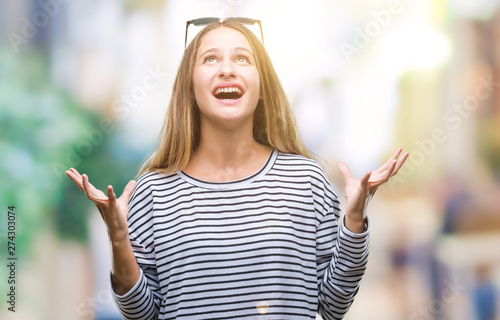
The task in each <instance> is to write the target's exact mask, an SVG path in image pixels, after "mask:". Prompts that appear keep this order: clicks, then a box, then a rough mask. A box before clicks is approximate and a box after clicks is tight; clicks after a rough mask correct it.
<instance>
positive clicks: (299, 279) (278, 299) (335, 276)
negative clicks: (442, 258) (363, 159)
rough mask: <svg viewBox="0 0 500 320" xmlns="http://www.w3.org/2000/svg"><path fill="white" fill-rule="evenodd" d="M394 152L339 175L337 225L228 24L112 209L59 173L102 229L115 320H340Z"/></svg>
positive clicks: (251, 53)
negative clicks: (341, 197)
mask: <svg viewBox="0 0 500 320" xmlns="http://www.w3.org/2000/svg"><path fill="white" fill-rule="evenodd" d="M400 154H401V149H399V150H398V151H396V152H395V154H394V155H393V156H392V157H391V158H390V159H389V160H388V161H387V163H385V164H384V165H383V166H382V167H380V168H379V169H377V170H375V171H373V172H367V173H366V174H365V175H364V176H363V177H362V178H361V179H355V178H353V177H352V176H351V174H350V172H349V169H348V168H347V166H346V165H344V164H339V169H340V171H341V172H342V174H343V176H344V178H345V182H346V191H345V194H346V200H347V202H346V204H347V208H346V214H345V215H344V217H343V218H341V216H340V205H339V201H338V198H337V196H336V194H335V193H334V191H333V189H332V187H331V185H330V183H329V182H328V179H327V177H326V175H325V173H324V172H323V170H322V169H321V168H320V167H319V165H318V164H317V163H316V162H314V161H313V160H311V159H310V156H309V154H308V153H307V150H306V148H305V147H304V146H303V144H302V142H301V141H300V138H299V136H298V134H297V131H296V129H295V125H294V123H293V117H292V115H291V112H290V109H289V105H288V102H287V100H286V97H285V94H284V92H283V89H282V87H281V85H280V83H279V80H278V78H277V76H276V73H275V71H274V69H273V67H272V65H271V62H270V59H269V57H268V56H267V53H266V52H265V49H264V47H263V45H262V44H261V43H260V42H259V40H258V39H257V38H256V37H255V36H254V35H253V33H251V32H250V31H249V30H248V29H247V28H246V27H244V26H243V25H242V24H241V23H239V22H238V21H237V20H235V19H232V18H229V19H227V20H225V21H223V22H214V23H211V24H209V25H208V26H207V27H205V28H204V29H203V30H202V31H201V32H200V33H199V34H198V35H197V36H196V37H195V38H194V39H193V41H192V42H191V43H190V45H189V46H188V48H187V49H186V52H185V54H184V58H183V60H182V62H181V65H180V68H179V72H178V75H177V78H176V81H175V84H174V89H173V95H172V100H171V103H170V107H169V109H168V115H167V118H166V122H165V123H164V126H163V128H162V133H161V139H160V144H159V146H158V149H157V151H156V152H155V153H154V154H153V155H152V156H151V157H150V158H149V159H148V160H147V161H146V162H145V164H144V166H143V168H142V169H141V172H140V177H139V178H138V179H137V184H136V183H135V182H134V181H130V182H129V183H128V184H127V186H126V187H125V190H124V192H123V194H122V195H121V197H120V198H118V199H117V198H116V196H115V194H114V192H113V188H112V187H111V186H108V189H107V196H106V195H105V194H104V193H103V192H101V191H99V190H97V189H95V188H94V187H93V186H92V185H91V184H90V183H89V179H88V177H87V176H86V175H80V174H79V173H78V172H77V171H76V170H75V169H73V168H72V169H70V170H68V171H66V174H67V175H68V176H69V177H70V178H71V179H72V180H73V181H74V182H75V183H76V184H77V186H78V187H79V188H80V189H81V190H82V191H84V192H85V194H86V195H87V197H88V198H89V199H90V200H91V201H93V202H94V203H95V204H96V206H97V208H98V209H99V211H100V213H101V216H102V218H103V220H104V222H105V223H106V226H107V229H108V234H109V238H110V242H111V245H112V255H113V261H112V270H111V281H112V287H113V290H114V297H115V301H116V303H117V305H118V307H119V309H120V311H121V313H122V315H123V316H124V318H126V319H235V318H237V319H260V318H262V319H315V316H316V312H319V313H320V314H321V315H322V316H323V318H324V319H340V318H342V317H343V316H344V314H345V313H346V312H347V310H348V309H349V307H350V305H351V303H352V301H353V299H354V296H355V295H356V293H357V291H358V287H359V281H360V280H361V277H362V275H363V273H364V270H365V267H366V262H367V256H368V223H367V219H366V212H365V209H366V205H367V203H368V201H369V199H370V198H371V196H372V195H373V194H374V192H375V190H376V189H377V188H378V187H379V186H380V185H381V184H383V183H384V182H386V181H387V180H388V179H389V178H390V177H391V176H392V175H394V174H396V173H397V171H398V170H399V168H400V167H401V166H402V165H403V163H404V161H405V160H406V158H407V156H408V154H404V155H402V156H401V157H400ZM398 158H399V160H398ZM129 199H130V200H129ZM127 216H128V219H127Z"/></svg>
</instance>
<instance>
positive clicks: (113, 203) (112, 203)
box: [108, 185, 116, 207]
mask: <svg viewBox="0 0 500 320" xmlns="http://www.w3.org/2000/svg"><path fill="white" fill-rule="evenodd" d="M108 200H109V206H110V207H114V206H116V195H115V193H114V192H113V186H111V185H109V186H108Z"/></svg>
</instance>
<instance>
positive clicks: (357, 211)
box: [338, 148, 409, 218]
mask: <svg viewBox="0 0 500 320" xmlns="http://www.w3.org/2000/svg"><path fill="white" fill-rule="evenodd" d="M401 152H402V149H401V148H399V149H398V150H396V152H394V154H393V155H392V156H391V157H390V158H389V159H388V160H387V162H386V163H384V164H383V165H382V166H380V168H378V169H376V170H374V171H371V172H370V171H368V172H367V173H365V175H364V176H363V177H362V178H361V179H357V178H354V177H353V176H352V174H351V171H350V170H349V167H348V166H347V165H346V164H345V163H342V162H341V163H339V164H338V167H339V170H340V172H341V173H342V175H343V176H344V181H345V197H346V212H347V213H348V214H352V215H356V216H357V217H358V218H364V216H365V215H366V212H365V211H366V207H367V205H368V202H369V201H370V199H371V198H372V197H373V195H374V194H375V191H377V189H378V187H380V186H381V185H382V184H384V183H386V182H387V181H388V180H389V179H390V178H391V177H392V176H394V175H395V174H397V173H398V171H399V169H400V168H401V167H402V166H403V164H404V162H405V161H406V159H407V158H408V156H409V154H408V153H407V152H405V153H404V154H403V155H401ZM400 155H401V157H400ZM398 158H399V159H398Z"/></svg>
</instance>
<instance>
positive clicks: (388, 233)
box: [0, 0, 500, 320]
mask: <svg viewBox="0 0 500 320" xmlns="http://www.w3.org/2000/svg"><path fill="white" fill-rule="evenodd" d="M204 16H219V17H224V16H245V17H252V18H257V19H260V20H261V21H262V26H263V31H264V39H265V46H266V49H267V50H268V52H269V54H270V56H271V59H272V61H273V64H274V66H275V68H276V70H277V72H278V75H279V76H280V79H281V81H282V83H283V86H284V88H285V90H286V92H287V95H288V97H289V99H290V102H291V104H292V107H293V109H294V111H295V115H296V120H297V123H298V126H299V128H300V132H301V135H302V137H303V139H304V141H305V142H306V144H307V146H308V147H309V148H310V149H311V150H312V151H313V152H315V153H316V154H317V155H319V156H320V157H321V159H319V161H320V162H321V163H322V165H323V166H324V167H325V169H326V171H327V172H328V173H329V174H330V178H331V180H332V183H333V184H334V185H335V188H336V190H337V191H338V193H339V194H340V195H342V192H343V180H342V176H341V175H340V174H339V173H338V172H337V170H336V163H337V162H338V161H344V162H346V163H347V164H348V165H349V166H350V167H351V170H352V171H353V173H354V174H356V175H358V176H360V175H362V174H363V173H364V172H365V171H366V170H370V169H374V168H376V167H378V166H379V165H380V164H381V163H383V162H384V161H385V159H387V157H389V156H390V155H391V154H392V152H393V151H394V150H395V149H396V148H397V147H399V146H401V147H403V148H404V150H405V151H409V152H410V154H411V155H410V158H409V159H408V161H407V163H406V165H405V167H404V168H403V169H402V170H401V172H400V173H399V174H398V176H396V177H394V178H393V179H391V181H390V182H389V183H388V184H387V185H386V186H384V187H383V188H381V189H380V190H379V191H378V192H377V196H376V197H375V198H374V200H373V201H372V203H371V204H370V211H369V215H370V218H371V220H370V221H371V234H372V236H371V253H370V261H369V265H368V270H367V273H366V275H365V278H364V279H363V281H362V284H361V289H360V291H359V294H358V297H357V298H356V300H355V302H354V304H353V306H352V307H351V310H350V312H349V313H348V316H346V319H348V320H362V319H370V320H376V319H381V320H382V319H383V320H392V319H394V320H400V319H411V320H421V319H453V320H462V319H463V320H493V319H497V320H498V319H500V312H498V306H499V296H498V290H499V288H500V250H498V247H499V245H500V187H499V180H500V126H499V125H500V3H499V2H498V1H492V0H478V1H466V0H435V1H431V0H415V1H409V0H408V1H390V0H359V1H356V2H352V3H348V2H345V1H340V0H332V1H327V0H315V1H285V0H281V1H278V0H267V1H264V0H253V1H252V0H208V1H207V0H187V1H180V0H177V1H175V0H170V1H169V0H165V1H159V0H149V1H134V0H128V1H126V0H123V1H120V0H108V1H98V0H95V1H89V0H86V1H67V0H39V1H35V0H32V1H28V0H21V1H15V2H13V1H9V2H8V1H2V2H1V3H0V35H1V40H0V139H1V140H0V174H1V176H0V177H1V179H0V204H1V208H2V212H3V214H2V215H1V218H0V259H1V260H2V261H1V264H0V265H1V266H2V267H0V283H1V285H0V295H1V298H0V301H1V302H0V318H1V319H64V320H66V319H120V317H119V315H118V312H117V310H116V307H115V306H114V304H113V301H112V299H111V295H110V292H109V290H110V289H109V252H108V242H107V238H106V231H105V229H104V227H103V224H102V222H101V221H100V216H99V213H98V212H97V210H96V209H95V207H94V206H93V205H92V204H91V203H89V201H88V200H87V199H86V198H85V196H84V195H83V194H82V193H81V192H80V190H78V188H76V187H75V186H74V185H73V183H72V182H71V181H70V180H69V179H68V178H67V177H66V176H65V175H64V171H65V170H66V169H68V168H69V167H75V168H77V169H78V170H79V171H80V172H84V173H87V174H88V175H89V177H90V180H91V182H92V183H93V184H94V185H95V186H97V187H99V188H100V189H104V188H105V187H106V186H107V185H108V184H111V185H113V186H114V187H115V190H116V191H117V193H118V194H120V193H121V190H122V189H123V187H124V186H125V184H126V183H127V181H128V180H130V179H134V177H135V176H136V174H137V171H138V168H139V166H140V164H141V162H142V161H143V159H144V158H145V157H146V156H147V155H148V154H149V153H150V152H151V151H153V150H154V144H155V141H156V136H157V134H158V132H159V129H160V126H161V123H162V121H163V115H164V112H165V109H166V107H167V105H168V102H169V98H170V94H171V86H172V83H173V80H174V77H175V75H176V71H177V68H178V64H179V62H180V59H181V57H182V53H183V50H184V47H183V45H184V33H185V22H186V21H187V20H190V19H193V18H198V17H204ZM196 31H197V30H196V29H194V28H193V29H190V30H189V38H192V37H193V36H194V34H195V33H196ZM9 206H15V209H14V213H15V216H16V237H15V239H14V242H15V257H17V260H16V312H15V313H13V312H10V311H9V310H8V307H9V306H10V305H8V304H7V303H6V301H8V299H9V296H8V295H7V294H8V293H9V286H10V285H9V284H8V277H9V273H10V270H9V268H8V267H7V264H8V262H9V261H10V260H7V259H8V256H9V250H8V240H9V239H8V233H7V232H8V207H9Z"/></svg>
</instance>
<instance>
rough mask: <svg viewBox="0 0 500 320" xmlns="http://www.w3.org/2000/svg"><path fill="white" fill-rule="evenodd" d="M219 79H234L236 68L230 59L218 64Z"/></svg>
mask: <svg viewBox="0 0 500 320" xmlns="http://www.w3.org/2000/svg"><path fill="white" fill-rule="evenodd" d="M219 77H221V78H230V77H236V66H235V65H234V63H233V62H232V61H231V60H230V59H224V60H223V61H222V62H221V63H220V67H219Z"/></svg>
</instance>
